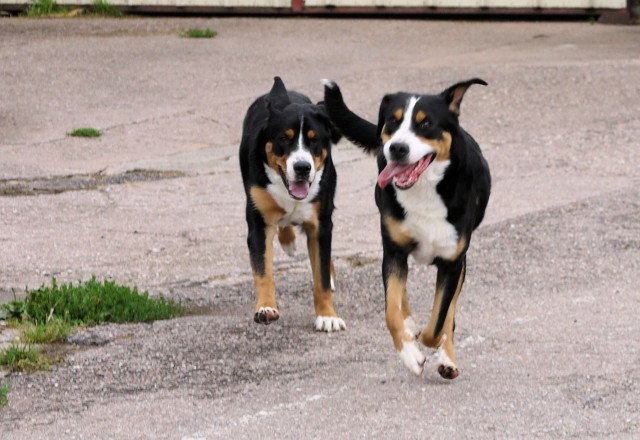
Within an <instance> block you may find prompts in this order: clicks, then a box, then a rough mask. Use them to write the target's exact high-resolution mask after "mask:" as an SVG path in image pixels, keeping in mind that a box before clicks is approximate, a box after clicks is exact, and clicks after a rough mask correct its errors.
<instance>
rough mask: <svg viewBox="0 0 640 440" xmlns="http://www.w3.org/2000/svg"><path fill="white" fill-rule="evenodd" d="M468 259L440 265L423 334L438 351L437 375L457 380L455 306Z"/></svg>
mask: <svg viewBox="0 0 640 440" xmlns="http://www.w3.org/2000/svg"><path fill="white" fill-rule="evenodd" d="M466 267H467V265H466V257H465V256H464V255H463V256H462V257H461V258H459V259H458V260H456V261H454V262H441V263H438V277H437V281H436V294H435V296H434V299H433V309H432V311H431V319H430V320H429V325H428V326H427V327H426V328H425V330H424V331H423V332H422V335H421V340H422V343H423V344H425V345H426V346H428V347H432V348H437V349H438V373H440V376H442V377H444V378H445V379H455V378H456V377H458V375H459V374H460V372H459V370H458V366H457V364H456V354H455V350H454V346H453V333H454V330H455V313H456V303H457V301H458V297H459V296H460V291H461V290H462V284H463V283H464V277H465V273H466Z"/></svg>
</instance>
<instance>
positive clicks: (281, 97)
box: [267, 76, 291, 110]
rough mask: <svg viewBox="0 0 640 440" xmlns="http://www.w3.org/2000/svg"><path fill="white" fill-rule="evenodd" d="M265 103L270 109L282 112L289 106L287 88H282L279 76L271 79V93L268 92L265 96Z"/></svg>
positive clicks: (282, 84)
mask: <svg viewBox="0 0 640 440" xmlns="http://www.w3.org/2000/svg"><path fill="white" fill-rule="evenodd" d="M267 102H268V103H269V104H270V106H271V107H272V108H275V109H278V110H282V109H283V108H285V107H286V106H288V105H289V104H291V100H290V99H289V94H288V93H287V88H286V87H285V86H284V83H283V82H282V79H280V77H279V76H276V77H274V78H273V87H271V91H269V94H268V95H267Z"/></svg>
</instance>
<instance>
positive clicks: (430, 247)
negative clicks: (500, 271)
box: [396, 161, 458, 263]
mask: <svg viewBox="0 0 640 440" xmlns="http://www.w3.org/2000/svg"><path fill="white" fill-rule="evenodd" d="M448 165H449V162H448V161H443V162H433V163H432V164H431V165H429V167H428V168H427V169H426V170H425V172H424V173H423V174H422V175H421V176H420V178H419V179H418V181H417V182H416V183H415V185H413V186H412V187H411V188H409V189H407V190H398V189H396V197H397V200H398V202H399V203H400V205H401V206H402V207H403V208H404V210H405V212H406V217H405V219H404V221H403V224H402V227H403V229H404V230H406V231H407V232H408V233H409V234H410V235H411V236H412V237H413V239H414V240H415V241H416V242H417V243H418V246H417V247H416V249H415V250H414V251H413V253H412V255H413V257H414V258H415V259H416V260H417V261H419V262H422V263H431V262H433V260H434V259H435V258H436V257H441V258H449V257H451V256H453V255H454V254H455V252H456V246H457V242H458V233H457V232H456V229H455V227H454V226H453V225H452V224H451V223H449V222H448V221H447V208H446V206H445V205H444V202H443V201H442V199H441V198H440V195H439V194H438V192H437V191H436V185H437V184H438V182H440V180H442V177H443V176H444V171H445V169H446V168H447V166H448Z"/></svg>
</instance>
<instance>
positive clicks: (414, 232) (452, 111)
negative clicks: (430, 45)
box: [325, 79, 491, 379]
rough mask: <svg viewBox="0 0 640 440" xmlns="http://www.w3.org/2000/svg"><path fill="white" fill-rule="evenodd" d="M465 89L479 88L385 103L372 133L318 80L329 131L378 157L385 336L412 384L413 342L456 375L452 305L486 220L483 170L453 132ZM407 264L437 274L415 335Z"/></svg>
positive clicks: (458, 130) (467, 142) (474, 150)
mask: <svg viewBox="0 0 640 440" xmlns="http://www.w3.org/2000/svg"><path fill="white" fill-rule="evenodd" d="M472 84H483V85H486V83H485V82H484V81H482V80H480V79H472V80H469V81H465V82H461V83H458V84H455V85H453V86H451V87H449V88H448V89H446V90H445V91H444V92H442V93H441V94H439V95H420V94H411V93H396V94H392V95H386V96H385V97H384V98H383V99H382V103H381V104H380V111H379V117H378V124H377V126H376V125H374V124H372V123H370V122H368V121H366V120H364V119H363V118H361V117H359V116H358V115H356V114H355V113H353V112H352V111H350V110H349V109H348V108H347V106H346V105H345V103H344V101H343V98H342V93H341V92H340V89H339V87H338V86H337V85H336V84H335V83H334V82H331V81H326V80H325V106H326V108H327V111H328V112H329V116H330V118H331V120H332V122H333V123H334V124H335V125H336V126H337V128H338V129H339V130H340V131H341V132H342V134H343V135H344V136H345V137H347V138H348V139H349V140H351V141H352V142H354V143H355V144H357V145H358V146H360V147H362V148H363V149H364V150H365V151H367V152H370V153H377V155H378V169H379V175H378V185H376V189H375V198H376V204H377V206H378V209H379V211H380V225H381V230H382V246H383V261H382V278H383V281H384V288H385V298H386V321H387V327H388V328H389V331H390V332H391V336H392V337H393V342H394V345H395V348H396V350H397V351H398V353H399V355H400V358H401V359H402V361H403V363H404V364H405V365H406V366H407V367H408V368H409V369H410V370H411V371H413V372H414V373H415V374H417V375H419V374H421V373H422V370H423V368H424V363H425V356H424V355H423V353H422V352H421V351H420V349H419V347H418V345H417V343H416V341H417V338H419V339H420V340H421V341H422V343H423V344H425V345H427V346H428V347H433V348H436V349H437V350H438V354H439V360H438V363H439V365H438V372H439V373H440V375H441V376H442V377H444V378H447V379H454V378H456V377H457V376H458V374H459V371H458V367H457V364H456V356H455V352H454V346H453V332H454V328H455V321H454V317H455V308H456V301H457V300H458V296H459V295H460V290H461V289H462V283H463V282H464V277H465V269H466V252H467V249H468V247H469V241H470V240H471V233H472V231H473V230H474V229H475V228H476V227H477V226H478V225H479V224H480V222H481V221H482V218H483V217H484V212H485V208H486V206H487V202H488V200H489V193H490V190H491V176H490V174H489V167H488V165H487V162H486V161H485V159H484V158H483V156H482V153H481V152H480V148H479V146H478V144H477V143H476V142H475V141H474V140H473V138H472V137H471V136H470V135H469V134H468V133H467V132H465V131H464V130H463V129H462V127H460V125H459V124H458V116H459V114H460V103H461V101H462V98H463V96H464V94H465V92H466V91H467V89H468V88H469V86H471V85H472ZM409 255H413V257H414V258H415V259H416V260H417V261H420V262H425V263H429V264H434V265H435V266H436V267H437V269H438V274H437V281H436V293H435V298H434V302H433V310H432V312H431V319H430V321H429V324H428V325H427V327H426V328H425V329H424V330H423V331H422V332H421V333H419V332H418V328H417V326H416V323H415V321H414V319H413V317H412V316H411V311H410V309H409V302H408V300H407V293H406V283H407V276H408V263H407V260H408V257H409Z"/></svg>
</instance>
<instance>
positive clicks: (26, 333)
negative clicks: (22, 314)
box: [20, 318, 72, 344]
mask: <svg viewBox="0 0 640 440" xmlns="http://www.w3.org/2000/svg"><path fill="white" fill-rule="evenodd" d="M71 330H72V325H71V324H69V323H67V322H65V321H64V320H62V319H60V318H53V319H51V321H49V322H45V323H38V324H35V323H33V322H28V321H26V322H24V323H22V325H21V326H20V333H21V334H22V338H21V339H22V340H23V341H24V342H26V343H28V344H50V343H52V342H64V341H66V340H67V336H69V333H71Z"/></svg>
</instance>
